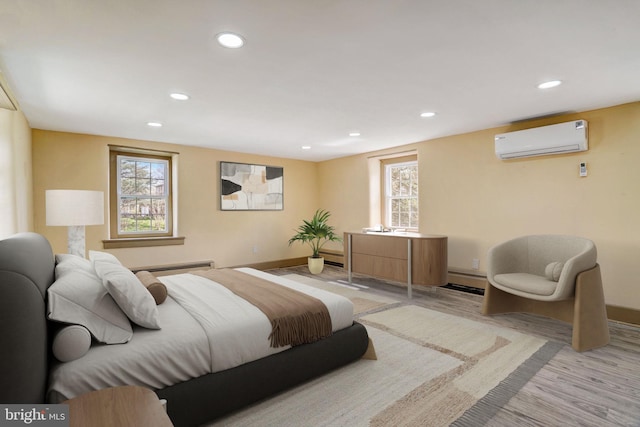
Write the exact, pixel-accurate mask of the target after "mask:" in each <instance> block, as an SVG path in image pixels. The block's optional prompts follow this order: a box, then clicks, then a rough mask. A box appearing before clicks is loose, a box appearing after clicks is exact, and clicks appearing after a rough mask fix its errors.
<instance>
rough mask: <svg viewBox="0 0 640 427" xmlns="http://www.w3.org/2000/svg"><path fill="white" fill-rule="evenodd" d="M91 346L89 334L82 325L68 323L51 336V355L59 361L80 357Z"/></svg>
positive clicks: (68, 360)
mask: <svg viewBox="0 0 640 427" xmlns="http://www.w3.org/2000/svg"><path fill="white" fill-rule="evenodd" d="M90 348H91V334H90V333H89V330H88V329H87V328H85V327H84V326H80V325H70V326H66V327H64V328H62V329H60V330H59V331H58V332H57V333H56V335H55V337H54V338H53V344H52V350H53V355H54V356H55V357H56V359H58V360H59V361H61V362H70V361H72V360H76V359H80V358H81V357H82V356H84V355H85V354H87V352H88V351H89V349H90Z"/></svg>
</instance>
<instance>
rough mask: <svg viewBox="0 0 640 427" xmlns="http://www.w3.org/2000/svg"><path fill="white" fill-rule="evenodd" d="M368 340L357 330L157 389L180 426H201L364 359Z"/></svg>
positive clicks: (358, 327) (357, 326)
mask: <svg viewBox="0 0 640 427" xmlns="http://www.w3.org/2000/svg"><path fill="white" fill-rule="evenodd" d="M368 342H369V339H368V335H367V331H366V329H365V327H364V326H362V325H361V324H359V323H354V324H353V326H351V327H349V328H347V329H343V330H341V331H338V332H336V333H334V334H333V335H332V336H331V337H329V338H327V339H324V340H322V341H317V342H315V343H311V344H306V345H301V346H297V347H294V348H291V349H289V350H287V351H284V352H281V353H277V354H273V355H271V356H268V357H265V358H263V359H259V360H256V361H254V362H250V363H246V364H244V365H240V366H238V367H236V368H232V369H228V370H225V371H221V372H216V373H213V374H208V375H204V376H202V377H199V378H194V379H192V380H189V381H186V382H183V383H180V384H176V385H173V386H171V387H167V388H165V389H162V390H157V391H156V393H157V394H158V396H159V397H160V398H162V399H167V411H168V413H169V417H170V418H171V420H172V421H173V423H174V424H175V425H176V426H197V425H201V424H203V423H205V422H208V421H211V420H214V419H216V418H220V417H222V416H224V415H227V414H230V413H232V412H234V411H237V410H239V409H241V408H243V407H246V406H248V405H250V404H252V403H255V402H258V401H260V400H263V399H265V398H267V397H269V396H273V395H275V394H277V393H280V392H282V391H284V390H287V389H289V388H291V387H293V386H295V385H298V384H301V383H303V382H305V381H308V380H311V379H313V378H315V377H318V376H321V375H322V374H325V373H327V372H329V371H331V370H334V369H336V368H339V367H340V366H343V365H346V364H348V363H350V362H353V361H355V360H357V359H359V358H360V357H361V356H362V355H363V354H364V353H365V351H366V349H367V345H368Z"/></svg>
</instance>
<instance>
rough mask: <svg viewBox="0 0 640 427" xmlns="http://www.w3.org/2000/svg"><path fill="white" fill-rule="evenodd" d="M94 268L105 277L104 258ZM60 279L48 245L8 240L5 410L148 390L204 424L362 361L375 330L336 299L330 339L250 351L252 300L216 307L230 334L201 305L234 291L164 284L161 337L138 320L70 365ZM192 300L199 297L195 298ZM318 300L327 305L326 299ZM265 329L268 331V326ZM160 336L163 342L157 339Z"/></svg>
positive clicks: (0, 350) (4, 256)
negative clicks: (64, 349)
mask: <svg viewBox="0 0 640 427" xmlns="http://www.w3.org/2000/svg"><path fill="white" fill-rule="evenodd" d="M58 261H60V258H58ZM60 265H61V263H60V262H59V263H58V267H60ZM93 265H94V266H96V270H98V267H97V266H98V264H97V263H96V261H95V260H94V263H93ZM72 267H73V268H70V269H69V271H71V270H73V271H74V272H75V273H77V272H78V270H82V268H83V267H82V268H81V267H78V266H76V265H73V266H72ZM238 274H240V275H241V274H246V275H251V276H252V277H255V279H252V280H266V281H274V282H276V283H278V285H280V286H282V287H288V288H293V289H295V290H298V291H300V292H303V293H305V292H311V294H313V293H314V292H318V291H313V290H311V291H309V289H304V287H305V286H304V285H302V284H298V283H296V282H293V281H288V280H287V279H286V278H281V277H277V276H272V275H270V274H268V273H265V272H260V271H257V270H252V269H239V272H238ZM240 277H243V276H240ZM55 279H56V257H54V255H53V253H52V250H51V246H50V245H49V242H48V241H47V240H46V238H44V237H43V236H41V235H39V234H35V233H20V234H17V235H15V236H12V237H10V238H8V239H5V240H2V241H0V403H56V402H59V401H62V400H64V399H67V398H72V397H74V396H75V395H77V394H81V393H83V392H86V391H91V390H94V389H100V388H104V387H109V386H116V385H127V384H133V385H143V386H146V387H149V388H151V389H153V390H154V391H155V392H156V393H157V394H158V396H159V397H160V398H162V399H166V400H167V410H168V413H169V416H170V417H171V419H172V421H173V422H174V424H175V425H176V426H191V425H200V424H202V423H205V422H208V421H211V420H214V419H216V418H219V417H221V416H223V415H225V414H228V413H231V412H233V411H236V410H238V409H241V408H243V407H245V406H247V405H249V404H251V403H254V402H257V401H259V400H262V399H265V398H267V397H269V396H272V395H274V394H277V393H279V392H281V391H283V390H285V389H288V388H290V387H293V386H295V385H297V384H300V383H302V382H305V381H307V380H309V379H312V378H314V377H317V376H320V375H322V374H324V373H326V372H328V371H331V370H333V369H336V368H338V367H340V366H343V365H345V364H348V363H350V362H352V361H355V360H357V359H358V358H360V357H361V356H362V355H363V354H364V353H365V352H366V349H367V346H368V343H369V340H368V336H367V332H366V329H365V328H364V327H363V326H362V325H361V324H359V323H357V322H353V320H352V319H353V314H352V312H351V314H350V315H349V316H348V317H347V316H346V315H345V314H344V311H340V310H341V309H340V308H339V307H338V306H340V305H341V304H343V302H341V301H339V298H338V300H335V295H334V296H333V297H329V298H330V301H328V302H325V301H323V302H324V303H325V306H326V307H327V312H328V313H329V315H330V316H331V322H332V331H331V332H330V334H329V335H328V336H327V337H326V338H322V339H319V340H317V341H316V340H313V341H312V342H307V341H311V340H307V341H300V342H303V343H299V342H296V343H295V344H294V345H285V346H283V345H282V344H278V345H274V344H273V339H272V341H271V344H270V345H269V344H267V345H264V344H263V343H262V341H264V339H262V340H261V344H260V345H259V346H258V347H257V348H253V347H252V345H253V344H251V343H253V342H255V341H258V340H257V339H255V338H251V337H252V335H251V334H254V333H257V332H255V331H254V328H253V327H248V326H247V325H244V323H245V321H244V320H243V319H244V317H243V318H237V317H234V316H238V315H239V313H244V312H245V311H247V312H250V311H252V310H255V307H253V308H252V307H251V306H250V304H249V303H247V302H246V301H235V302H233V303H226V302H225V303H223V305H222V308H220V307H217V308H215V307H214V308H213V310H214V313H215V312H218V311H221V312H223V314H222V315H221V316H220V317H221V318H225V319H226V318H227V317H229V318H230V319H231V322H232V323H233V324H234V325H239V326H238V327H239V328H240V329H239V330H240V331H242V332H238V330H236V329H233V330H228V326H220V325H219V322H218V320H219V319H218V320H216V318H215V315H214V318H213V320H211V318H210V317H207V316H206V315H204V314H202V313H201V312H200V311H199V310H200V309H199V308H198V306H199V305H207V304H206V303H205V302H206V301H207V300H208V299H211V300H217V299H219V298H221V297H220V295H221V294H227V293H229V291H228V290H227V289H226V288H225V289H220V288H219V287H217V286H209V285H210V284H212V283H213V285H216V283H214V282H210V281H211V278H208V277H202V276H197V275H190V274H188V275H176V276H165V277H163V278H162V282H163V284H164V285H165V287H166V289H167V290H168V297H167V298H166V301H165V302H164V303H162V304H160V305H157V317H156V320H157V321H159V327H160V329H154V326H153V322H151V323H152V324H151V325H146V326H145V327H141V326H138V325H137V324H136V323H137V322H138V320H137V319H136V323H133V322H132V324H133V326H132V327H131V331H132V333H131V337H129V338H128V339H127V337H126V336H125V337H122V336H119V335H118V334H119V333H120V331H116V332H115V333H114V334H111V335H109V333H107V335H109V338H110V339H113V340H121V341H123V340H124V341H123V343H122V344H115V345H111V344H101V343H96V340H95V336H94V337H93V339H92V344H91V347H90V349H89V350H88V351H87V352H86V354H84V355H83V356H82V357H80V358H78V359H75V360H70V361H67V362H64V363H63V362H60V361H59V360H57V359H56V357H54V356H53V352H52V341H53V344H54V345H55V343H56V340H57V339H58V338H57V336H56V338H55V339H54V333H57V332H59V330H60V328H61V327H62V326H61V325H66V323H61V322H54V321H52V320H49V319H48V316H47V313H49V318H51V317H52V313H50V312H49V311H50V309H51V307H50V305H51V303H52V301H53V302H55V301H58V300H63V299H61V298H60V297H59V296H55V293H52V292H51V291H52V290H54V289H57V288H56V286H58V284H56V285H54V286H53V287H52V284H54V282H55ZM58 279H59V280H58V283H60V282H61V280H60V277H58ZM185 281H186V282H185ZM310 289H313V288H310ZM48 290H49V292H48ZM320 292H322V291H320ZM189 294H194V295H195V296H196V298H195V299H193V298H191V299H190V297H189ZM208 294H211V295H209V296H206V295H208ZM49 295H53V296H49ZM112 295H113V293H112ZM332 295H333V294H332ZM312 296H314V298H318V299H322V295H317V294H315V295H312ZM236 298H237V297H236ZM331 298H334V300H331ZM347 301H348V300H347ZM56 304H58V303H57V302H56ZM60 304H61V303H60ZM60 304H59V305H60ZM229 304H232V305H229ZM247 304H249V305H247ZM227 306H228V307H229V308H228V309H227V312H224V307H227ZM204 309H207V308H206V307H205V308H204ZM123 310H126V309H123ZM192 310H194V311H193V312H192ZM351 310H352V307H351ZM143 314H144V313H143ZM127 316H128V314H127ZM57 320H59V319H57ZM223 320H224V319H223ZM140 323H144V322H140ZM209 323H210V325H209V326H208V327H203V324H209ZM225 328H226V329H227V330H225ZM234 328H235V326H234ZM242 328H244V329H242ZM257 328H258V329H260V328H263V329H264V325H262V326H259V327H257ZM325 329H326V328H325ZM220 330H222V332H220ZM260 333H261V334H263V332H260ZM274 334H275V330H274V331H273V332H272V335H274ZM92 335H93V331H92ZM160 336H162V337H164V339H162V340H159V341H154V338H156V337H160ZM224 336H227V337H229V336H230V337H232V338H233V337H234V336H247V337H249V343H250V344H246V342H247V341H245V344H241V347H242V348H241V350H238V351H231V350H229V348H230V347H231V345H230V344H229V345H227V344H224V345H221V344H219V343H222V342H225V343H226V342H227V341H225V339H226V338H224ZM167 337H168V338H167ZM244 347H247V348H244ZM254 347H255V346H254ZM144 353H147V354H151V355H152V356H153V357H152V359H151V362H141V360H140V359H138V358H137V356H136V355H138V354H144ZM221 353H222V354H223V356H224V357H222V358H220V357H219V355H220V354H221ZM224 353H229V354H227V355H224ZM109 359H111V360H117V361H118V363H117V365H116V367H115V368H114V367H113V364H111V365H109V364H108V363H107V361H108V360H109ZM214 359H215V361H214ZM187 361H189V363H187ZM110 371H111V372H110ZM96 373H97V375H95V374H96ZM65 380H70V384H71V385H68V384H67V383H65ZM65 384H66V385H65Z"/></svg>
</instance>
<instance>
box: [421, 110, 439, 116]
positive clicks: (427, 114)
mask: <svg viewBox="0 0 640 427" xmlns="http://www.w3.org/2000/svg"><path fill="white" fill-rule="evenodd" d="M435 115H436V113H434V112H432V111H425V112H424V113H420V117H433V116H435Z"/></svg>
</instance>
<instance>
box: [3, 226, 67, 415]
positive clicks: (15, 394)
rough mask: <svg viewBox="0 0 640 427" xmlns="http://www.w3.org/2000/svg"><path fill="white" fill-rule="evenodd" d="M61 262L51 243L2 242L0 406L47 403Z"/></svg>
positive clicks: (23, 236) (27, 236)
mask: <svg viewBox="0 0 640 427" xmlns="http://www.w3.org/2000/svg"><path fill="white" fill-rule="evenodd" d="M54 273H55V259H54V256H53V252H52V250H51V245H49V242H48V241H47V239H46V238H44V237H43V236H41V235H39V234H36V233H20V234H16V235H14V236H12V237H9V238H7V239H5V240H0V403H44V401H45V392H46V386H47V376H48V368H49V366H48V365H49V346H48V336H47V335H48V333H47V329H48V328H47V318H46V304H45V300H46V295H47V292H46V291H47V288H48V287H49V286H50V285H51V283H53V280H54Z"/></svg>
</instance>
